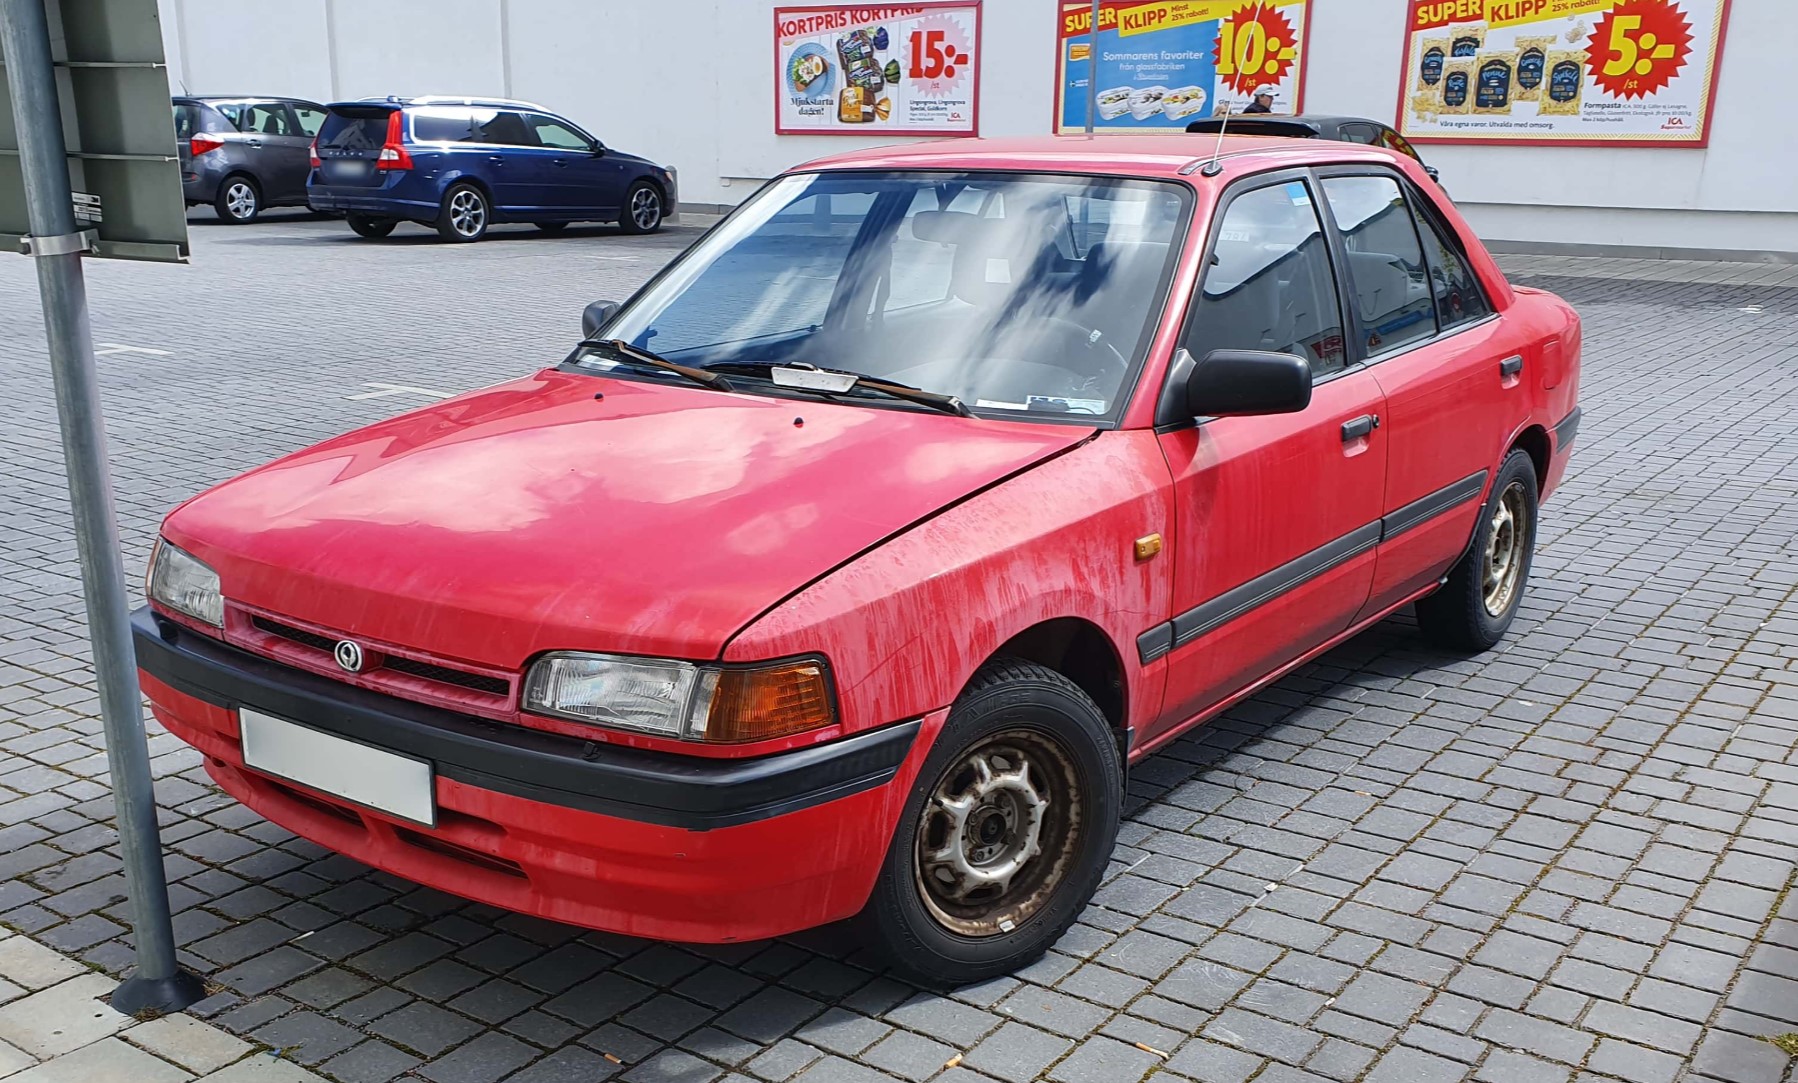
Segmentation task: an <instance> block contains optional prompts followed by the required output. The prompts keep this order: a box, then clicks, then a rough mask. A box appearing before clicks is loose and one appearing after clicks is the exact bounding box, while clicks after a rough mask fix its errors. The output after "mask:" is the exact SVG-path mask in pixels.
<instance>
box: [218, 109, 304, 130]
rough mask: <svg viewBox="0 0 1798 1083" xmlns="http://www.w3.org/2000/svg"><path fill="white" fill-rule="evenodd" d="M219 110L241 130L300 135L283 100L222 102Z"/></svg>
mask: <svg viewBox="0 0 1798 1083" xmlns="http://www.w3.org/2000/svg"><path fill="white" fill-rule="evenodd" d="M218 111H219V112H221V113H223V114H225V118H226V119H227V120H229V121H230V122H231V123H232V125H233V126H234V127H236V128H237V130H238V131H240V132H249V133H251V134H253V135H298V134H300V133H299V129H298V127H297V126H296V125H295V124H294V123H293V118H292V117H290V116H288V114H287V106H286V105H285V104H283V103H281V102H220V103H219V105H218Z"/></svg>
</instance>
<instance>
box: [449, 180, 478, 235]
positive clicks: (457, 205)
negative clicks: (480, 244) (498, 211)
mask: <svg viewBox="0 0 1798 1083" xmlns="http://www.w3.org/2000/svg"><path fill="white" fill-rule="evenodd" d="M449 212H450V226H451V227H452V228H454V229H455V231H456V232H457V233H459V234H461V235H462V236H464V237H479V236H480V235H481V230H482V229H483V228H485V226H486V225H487V204H486V203H485V202H484V201H482V199H481V195H480V193H479V192H476V191H474V190H473V189H470V188H464V189H462V190H461V191H460V192H457V193H456V194H455V195H453V196H451V197H450V204H449Z"/></svg>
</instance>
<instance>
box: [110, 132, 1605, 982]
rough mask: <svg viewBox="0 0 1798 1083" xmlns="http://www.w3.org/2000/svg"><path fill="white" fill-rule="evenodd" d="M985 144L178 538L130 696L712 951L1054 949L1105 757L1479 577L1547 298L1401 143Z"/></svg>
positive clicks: (345, 826) (1501, 533)
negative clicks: (835, 945)
mask: <svg viewBox="0 0 1798 1083" xmlns="http://www.w3.org/2000/svg"><path fill="white" fill-rule="evenodd" d="M1212 146H1213V140H1211V139H1210V138H1197V137H1194V138H1184V137H1162V138H1140V139H1137V138H1124V137H1120V138H1106V139H1102V140H1099V141H1096V142H1095V141H1087V140H1082V139H1077V138H1076V139H1029V140H1017V141H975V142H956V143H952V144H923V145H914V146H905V147H890V148H884V149H880V150H871V151H864V152H860V153H856V154H850V155H845V156H841V157H836V158H831V159H827V160H824V161H821V162H816V163H813V164H811V165H808V166H805V167H802V168H799V169H796V170H794V171H793V172H791V173H789V174H787V175H786V176H783V177H781V178H779V179H777V180H775V181H774V182H772V183H770V184H769V185H768V186H767V187H766V188H764V189H763V190H762V191H761V192H760V193H758V194H757V195H756V196H755V197H754V198H752V199H751V200H750V201H749V202H748V203H746V204H745V205H744V206H742V207H741V208H739V209H738V210H737V211H736V212H735V213H733V214H731V215H730V216H729V217H728V218H727V219H725V220H724V221H723V222H721V223H720V224H719V225H718V226H717V227H716V228H714V229H713V230H712V231H711V232H710V233H708V234H707V235H706V236H705V237H704V238H703V239H702V240H701V241H699V243H697V244H696V245H695V246H694V247H693V248H692V249H691V250H689V251H688V252H687V253H686V254H685V255H683V256H681V257H680V258H679V259H677V260H676V261H675V262H674V263H673V264H671V265H670V266H669V267H668V268H667V269H666V270H664V271H662V272H661V273H660V274H659V275H657V276H656V278H654V279H653V280H652V281H651V282H650V283H649V284H648V285H646V286H645V287H644V288H643V289H642V290H640V291H639V292H638V293H637V294H636V296H635V297H633V298H632V299H631V300H629V301H628V302H626V303H624V304H622V305H615V304H611V303H596V304H595V305H594V306H591V307H590V308H589V310H588V313H587V320H586V323H587V333H586V335H585V337H584V339H583V341H582V342H581V343H580V344H579V346H578V347H576V348H575V349H574V351H573V352H572V353H571V354H569V356H568V357H567V358H566V359H564V360H563V361H561V362H560V363H559V364H555V365H552V366H551V367H549V368H546V369H544V370H542V371H541V372H538V373H536V374H535V375H532V376H527V377H525V378H523V379H519V380H515V381H513V382H511V383H507V384H502V385H500V386H498V387H493V388H489V389H487V390H484V391H477V392H472V393H470V394H467V395H463V396H461V397H460V398H457V399H451V400H449V401H446V402H443V403H441V404H438V405H434V406H431V407H429V408H427V409H423V410H419V411H417V412H414V413H411V414H406V415H404V416H401V417H397V418H394V419H392V420H389V421H385V422H382V423H380V424H377V425H373V426H370V427H368V428H365V429H362V430H359V431H357V432H353V433H350V434H348V435H346V436H342V437H339V438H337V439H334V440H330V441H327V442H326V443H323V444H320V445H318V446H317V447H313V448H310V449H308V450H305V451H301V452H298V453H297V454H294V455H290V456H288V457H286V458H284V459H281V460H279V461H277V462H274V463H271V464H269V465H268V466H265V467H262V468H260V469H258V470H254V471H251V472H250V473H248V474H245V475H244V476H242V477H239V478H236V479H235V480H232V481H229V482H226V483H225V484H223V485H220V486H218V487H217V488H215V489H213V490H211V491H209V492H207V493H204V494H202V495H200V496H198V497H196V498H194V499H193V500H191V501H189V502H187V503H186V504H183V505H182V506H181V507H179V508H177V509H176V510H175V511H174V512H173V513H172V514H170V515H169V517H168V519H167V521H166V522H165V523H164V526H163V531H162V539H163V540H162V542H161V544H160V545H159V546H158V549H157V552H156V555H155V557H154V558H153V561H152V568H151V573H150V581H149V596H150V605H149V607H148V608H147V609H146V610H144V611H141V612H140V613H138V614H137V615H136V618H135V629H136V640H137V651H138V662H139V665H140V667H141V669H142V673H143V686H144V690H145V692H146V693H147V695H148V697H149V699H150V701H151V703H152V704H153V707H154V710H155V713H156V716H157V718H158V719H160V720H161V721H162V723H163V724H164V725H165V726H167V727H168V729H169V730H171V731H172V732H174V733H175V734H177V735H179V736H180V737H181V738H182V739H184V740H186V741H187V742H189V743H190V744H192V745H193V746H195V747H196V748H198V749H199V750H200V751H201V752H202V753H204V755H205V757H206V768H207V770H208V772H209V773H210V774H211V775H212V777H213V778H214V779H215V780H216V781H217V782H218V784H219V785H220V786H221V787H223V788H224V789H225V790H226V791H228V792H229V793H231V794H233V795H234V796H236V797H237V798H238V799H239V800H241V801H243V802H244V803H245V804H247V805H249V806H250V807H251V808H254V809H255V810H256V811H258V812H259V813H261V814H262V815H264V816H266V817H268V818H269V819H270V820H273V821H275V822H276V823H279V824H281V825H283V826H285V827H287V828H289V829H291V830H293V831H295V832H297V833H298V834H300V835H303V836H305V837H306V838H309V839H312V840H315V841H317V842H319V843H320V844H322V845H324V846H327V847H330V848H331V849H334V850H337V851H339V852H341V853H344V854H348V855H350V856H352V857H355V858H357V859H359V860H361V861H364V862H367V863H368V864H370V865H374V866H378V867H380V868H383V869H386V870H389V871H391V872H393V873H396V874H398V875H401V876H404V877H407V878H409V879H412V880H416V881H419V882H421V883H426V884H431V885H434V886H436V887H440V888H442V889H444V890H447V891H452V892H455V893H457V894H460V895H463V896H466V897H468V898H471V899H478V900H481V901H483V902H487V903H491V904H494V905H497V906H502V907H509V908H512V909H515V910H520V911H526V912H529V913H533V914H538V915H541V916H543V917H546V918H552V919H555V920H559V921H567V922H573V923H577V924H581V925H587V926H592V927H594V928H599V929H607V930H612V931H615V932H620V933H629V934H635V935H639V936H647V937H658V938H666V939H671V940H685V941H705V942H722V941H737V940H749V939H755V938H761V937H769V936H775V935H778V934H782V933H787V932H791V931H794V930H797V929H802V928H805V927H808V926H814V925H819V924H822V923H825V922H832V921H836V920H839V919H843V918H849V917H852V916H856V915H859V916H860V917H861V919H862V920H863V921H864V922H865V924H866V927H867V929H868V930H869V934H870V936H871V938H872V939H873V940H875V941H876V942H878V943H880V944H882V945H884V946H885V947H886V948H887V949H888V951H889V952H890V953H891V955H892V956H893V958H894V960H895V963H896V965H897V966H898V967H899V968H900V969H901V970H902V971H903V972H905V973H907V974H909V975H912V976H914V977H917V978H919V979H923V980H929V981H933V982H939V983H942V982H950V983H953V982H963V981H970V980H977V979H981V978H985V977H990V976H992V975H995V974H999V973H1002V972H1004V971H1007V970H1009V969H1012V968H1014V967H1017V966H1019V965H1021V964H1023V963H1026V962H1028V961H1030V960H1031V959H1033V958H1035V957H1036V956H1038V955H1040V954H1041V953H1042V952H1043V951H1044V950H1045V949H1046V948H1047V947H1048V946H1049V945H1050V944H1052V943H1053V942H1054V941H1055V940H1056V938H1057V937H1059V936H1060V935H1061V934H1062V933H1063V932H1064V931H1065V930H1066V929H1067V928H1068V926H1069V924H1070V923H1071V922H1072V921H1073V920H1074V919H1075V917H1076V916H1077V915H1078V913H1079V912H1080V910H1081V908H1082V907H1083V906H1085V905H1086V903H1087V901H1088V900H1089V899H1090V897H1091V896H1092V894H1093V892H1094V890H1095V888H1096V887H1097V885H1098V883H1099V881H1100V878H1101V875H1102V874H1103V872H1104V870H1105V867H1106V862H1107V859H1108V857H1109V855H1110V853H1111V850H1112V845H1113V841H1114V838H1115V835H1116V833H1117V830H1118V821H1119V809H1120V805H1121V801H1122V794H1123V792H1124V779H1125V772H1126V771H1127V770H1128V765H1129V764H1131V763H1133V762H1135V761H1137V760H1140V759H1141V758H1142V757H1144V756H1147V755H1150V754H1151V753H1153V752H1154V751H1155V750H1156V749H1157V748H1159V747H1161V746H1162V745H1165V744H1166V743H1167V742H1169V741H1171V740H1173V739H1174V738H1175V737H1177V736H1179V735H1180V734H1181V733H1183V732H1185V731H1187V730H1188V729H1190V728H1191V727H1193V726H1195V725H1198V724H1200V723H1201V722H1203V721H1205V720H1206V719H1207V718H1208V717H1210V716H1212V715H1215V714H1216V713H1217V712H1219V711H1220V710H1222V709H1223V708H1225V707H1226V706H1228V705H1229V704H1231V703H1233V702H1235V701H1237V700H1240V699H1242V698H1243V697H1245V696H1249V695H1251V694H1253V693H1254V692H1255V691H1256V690H1257V689H1260V688H1262V687H1264V686H1266V685H1267V684H1268V683H1269V682H1271V681H1274V680H1276V679H1277V678H1278V677H1279V676H1280V675H1281V674H1283V673H1285V672H1287V671H1289V670H1291V669H1292V668H1293V667H1295V666H1298V665H1300V664H1301V663H1303V662H1304V661H1306V660H1307V659H1310V658H1312V657H1314V656H1316V655H1317V654H1319V653H1320V652H1322V651H1325V650H1328V649H1329V648H1330V647H1331V646H1332V645H1333V644H1336V643H1339V642H1341V641H1342V640H1344V639H1346V638H1347V637H1349V636H1352V635H1354V634H1355V633H1356V632H1358V631H1360V630H1361V629H1364V628H1366V627H1368V626H1369V625H1371V624H1373V623H1375V622H1377V621H1379V620H1380V619H1382V618H1383V617H1385V616H1387V615H1388V614H1390V613H1392V612H1393V611H1394V610H1397V609H1399V608H1400V607H1402V606H1407V605H1413V604H1414V605H1415V606H1416V612H1417V619H1418V624H1419V625H1420V627H1421V629H1422V631H1423V632H1424V633H1425V634H1426V635H1428V636H1429V637H1431V638H1432V639H1434V640H1437V641H1439V642H1442V643H1445V644H1450V645H1453V646H1455V647H1458V648H1461V649H1464V650H1469V651H1478V650H1483V649H1485V648H1489V647H1491V646H1493V645H1494V644H1495V643H1496V642H1498V640H1499V638H1500V637H1501V636H1502V635H1504V633H1505V631H1506V629H1507V628H1508V626H1509V625H1510V624H1511V622H1512V619H1513V617H1514V616H1515V615H1516V613H1517V610H1518V606H1519V603H1520V601H1521V599H1522V597H1523V595H1524V591H1525V587H1526V583H1527V580H1528V576H1529V568H1530V555H1531V549H1532V545H1533V543H1534V540H1535V536H1536V515H1537V507H1538V504H1539V502H1540V501H1541V500H1542V499H1543V498H1544V497H1546V496H1547V495H1548V494H1549V493H1550V492H1552V491H1553V490H1554V488H1555V485H1556V483H1557V482H1558V481H1559V480H1560V478H1561V475H1562V472H1563V471H1564V470H1565V468H1566V465H1567V461H1568V456H1569V450H1570V446H1571V444H1572V442H1573V438H1574V434H1575V431H1576V429H1577V428H1578V425H1579V416H1580V412H1579V409H1578V407H1577V405H1576V400H1577V390H1578V382H1579V357H1580V323H1579V319H1578V317H1577V316H1576V315H1575V314H1574V312H1573V310H1572V309H1571V308H1569V307H1568V306H1567V305H1566V304H1565V303H1563V302H1562V301H1561V300H1559V299H1558V298H1556V297H1554V296H1552V295H1549V294H1546V293H1542V292H1539V291H1536V290H1529V289H1523V288H1520V287H1513V286H1511V285H1510V284H1508V283H1507V282H1506V281H1505V278H1504V276H1503V274H1502V273H1501V272H1500V271H1499V269H1498V267H1497V266H1496V265H1495V264H1494V263H1493V261H1492V259H1491V257H1490V256H1489V255H1488V254H1487V253H1486V251H1485V249H1484V248H1483V247H1481V245H1480V242H1479V241H1478V240H1477V239H1476V238H1475V237H1474V235H1473V232H1472V231H1471V230H1470V229H1469V228H1468V226H1467V224H1466V222H1464V221H1463V220H1462V218H1461V216H1460V215H1459V214H1458V213H1457V212H1456V210H1455V208H1454V207H1453V205H1451V204H1450V203H1448V202H1447V201H1446V200H1445V199H1443V198H1442V196H1441V192H1440V190H1439V189H1438V188H1437V187H1436V186H1435V185H1434V184H1432V183H1431V182H1430V180H1429V178H1428V177H1427V176H1426V175H1425V174H1424V171H1423V169H1422V168H1421V167H1420V166H1419V165H1417V163H1416V162H1414V161H1411V160H1409V159H1405V158H1402V157H1400V156H1398V155H1394V154H1391V153H1388V152H1385V151H1381V150H1378V149H1375V148H1371V147H1361V146H1356V145H1352V144H1344V143H1298V142H1295V141H1292V140H1287V139H1257V138H1246V137H1237V138H1231V139H1228V140H1226V141H1225V142H1224V144H1223V148H1222V152H1221V154H1220V155H1219V156H1218V157H1217V158H1216V159H1215V161H1214V160H1213V158H1212V153H1211V152H1212Z"/></svg>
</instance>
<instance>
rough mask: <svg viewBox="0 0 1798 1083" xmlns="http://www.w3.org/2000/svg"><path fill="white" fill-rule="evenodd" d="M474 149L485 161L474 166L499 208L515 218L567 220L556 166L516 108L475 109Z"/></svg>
mask: <svg viewBox="0 0 1798 1083" xmlns="http://www.w3.org/2000/svg"><path fill="white" fill-rule="evenodd" d="M473 138H474V142H475V144H476V147H475V148H474V149H476V150H479V151H482V152H484V156H485V161H483V162H479V163H474V164H476V165H478V166H479V170H478V171H479V172H481V173H482V175H484V176H485V177H486V178H487V180H488V183H489V185H490V186H491V187H492V189H493V201H494V202H495V203H497V204H498V205H499V209H500V210H501V211H502V212H504V213H506V214H510V215H512V216H515V217H521V218H523V217H544V218H553V217H558V216H560V217H566V215H564V214H562V213H561V209H560V206H559V202H558V201H559V200H560V199H561V195H560V193H559V192H558V191H557V189H558V188H559V187H560V184H559V183H558V181H557V178H556V175H555V166H554V165H553V164H552V163H551V161H550V158H549V156H548V155H546V154H545V153H544V151H543V148H542V147H541V146H539V145H538V143H537V135H536V133H535V132H533V131H532V130H531V127H530V125H528V124H526V123H525V122H524V115H523V114H522V113H520V112H518V111H516V110H513V109H484V108H480V107H478V106H477V107H476V108H475V109H474V137H473Z"/></svg>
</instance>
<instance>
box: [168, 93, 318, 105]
mask: <svg viewBox="0 0 1798 1083" xmlns="http://www.w3.org/2000/svg"><path fill="white" fill-rule="evenodd" d="M174 100H175V101H178V102H201V103H203V104H205V105H216V104H218V103H219V102H300V103H302V104H305V105H317V104H318V103H317V102H316V101H314V100H312V99H311V98H294V97H290V96H288V95H286V94H177V95H175V96H174Z"/></svg>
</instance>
